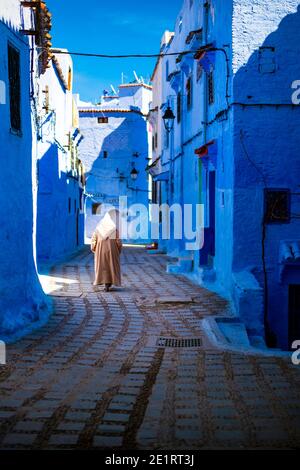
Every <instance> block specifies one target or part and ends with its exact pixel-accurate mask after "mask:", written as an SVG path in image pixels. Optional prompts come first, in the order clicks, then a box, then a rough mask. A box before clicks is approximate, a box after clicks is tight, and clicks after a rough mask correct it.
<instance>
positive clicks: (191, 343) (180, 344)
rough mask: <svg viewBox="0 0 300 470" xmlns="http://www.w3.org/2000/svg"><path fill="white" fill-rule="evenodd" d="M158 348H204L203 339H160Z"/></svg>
mask: <svg viewBox="0 0 300 470" xmlns="http://www.w3.org/2000/svg"><path fill="white" fill-rule="evenodd" d="M156 345H157V346H160V347H163V348H199V347H200V346H202V340H201V338H163V337H161V338H158V340H157V342H156Z"/></svg>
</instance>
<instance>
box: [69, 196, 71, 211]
mask: <svg viewBox="0 0 300 470" xmlns="http://www.w3.org/2000/svg"><path fill="white" fill-rule="evenodd" d="M69 214H71V198H70V197H69Z"/></svg>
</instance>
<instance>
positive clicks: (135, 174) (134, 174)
mask: <svg viewBox="0 0 300 470" xmlns="http://www.w3.org/2000/svg"><path fill="white" fill-rule="evenodd" d="M138 174H139V172H138V171H137V170H136V169H135V168H134V167H133V168H132V170H131V172H130V178H131V179H132V181H135V180H136V179H137V177H138Z"/></svg>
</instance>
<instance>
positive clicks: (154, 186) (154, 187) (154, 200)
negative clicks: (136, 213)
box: [152, 180, 158, 204]
mask: <svg viewBox="0 0 300 470" xmlns="http://www.w3.org/2000/svg"><path fill="white" fill-rule="evenodd" d="M157 203H158V193H157V182H156V181H153V180H152V204H157Z"/></svg>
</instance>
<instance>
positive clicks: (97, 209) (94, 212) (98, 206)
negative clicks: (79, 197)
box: [92, 202, 101, 215]
mask: <svg viewBox="0 0 300 470" xmlns="http://www.w3.org/2000/svg"><path fill="white" fill-rule="evenodd" d="M100 210H101V203H100V202H94V204H92V215H98V214H100Z"/></svg>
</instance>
